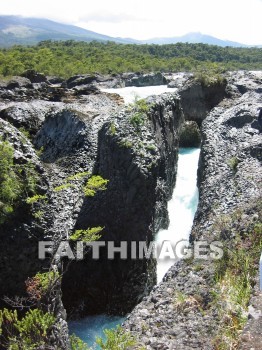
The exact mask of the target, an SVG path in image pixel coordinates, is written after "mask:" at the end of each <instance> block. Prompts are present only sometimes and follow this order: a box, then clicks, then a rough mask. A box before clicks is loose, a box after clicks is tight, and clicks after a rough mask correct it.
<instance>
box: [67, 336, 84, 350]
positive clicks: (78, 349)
mask: <svg viewBox="0 0 262 350" xmlns="http://www.w3.org/2000/svg"><path fill="white" fill-rule="evenodd" d="M70 345H71V348H72V350H89V347H88V346H87V344H86V343H84V342H83V340H81V339H80V338H78V337H77V336H76V335H75V334H72V335H70Z"/></svg>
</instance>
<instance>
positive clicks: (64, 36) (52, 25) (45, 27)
mask: <svg viewBox="0 0 262 350" xmlns="http://www.w3.org/2000/svg"><path fill="white" fill-rule="evenodd" d="M44 40H63V41H65V40H75V41H86V42H90V41H93V40H96V41H100V42H105V41H114V42H116V43H123V44H130V43H131V44H160V45H162V44H175V43H178V42H180V43H191V44H194V43H202V44H209V45H218V46H221V47H226V46H231V47H247V46H248V45H245V44H240V43H237V42H234V41H227V40H221V39H218V38H215V37H213V36H210V35H205V34H201V33H188V34H185V35H183V36H179V37H172V38H153V39H148V40H135V39H132V38H121V37H116V38H114V37H111V36H108V35H104V34H99V33H96V32H92V31H91V30H87V29H84V28H80V27H77V26H74V25H69V24H63V23H58V22H54V21H51V20H49V19H44V18H25V17H20V16H0V47H10V46H12V45H35V44H37V43H39V42H40V41H44Z"/></svg>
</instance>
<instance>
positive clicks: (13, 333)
mask: <svg viewBox="0 0 262 350" xmlns="http://www.w3.org/2000/svg"><path fill="white" fill-rule="evenodd" d="M54 323H55V317H54V316H53V315H52V314H50V313H44V312H43V311H41V310H39V309H33V310H32V309H31V310H29V311H27V312H26V314H25V316H24V317H23V318H21V319H20V320H19V318H18V315H17V311H16V310H15V311H10V310H7V309H4V310H0V342H1V344H3V345H5V347H6V349H10V350H34V349H38V348H39V347H41V346H44V345H45V344H47V342H48V337H49V335H50V330H51V328H52V326H53V324H54Z"/></svg>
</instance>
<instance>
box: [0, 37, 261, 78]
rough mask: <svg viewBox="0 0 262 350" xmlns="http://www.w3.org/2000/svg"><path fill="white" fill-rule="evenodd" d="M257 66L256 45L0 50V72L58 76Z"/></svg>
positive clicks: (61, 44)
mask: <svg viewBox="0 0 262 350" xmlns="http://www.w3.org/2000/svg"><path fill="white" fill-rule="evenodd" d="M210 67H211V68H214V67H215V68H218V69H219V70H238V69H244V70H262V49H261V48H235V47H220V46H215V45H207V44H188V43H177V44H169V45H155V44H150V45H149V44H146V45H136V44H116V43H114V42H105V43H101V42H96V41H93V42H90V43H86V42H77V41H73V40H69V41H58V42H54V41H42V42H41V43H39V44H38V45H36V46H13V47H11V48H8V49H4V48H2V49H0V75H1V76H2V77H7V76H13V75H19V74H21V73H23V72H24V71H25V70H27V69H34V70H36V71H38V72H42V73H44V74H46V75H55V76H59V77H63V78H68V77H69V76H72V75H75V74H88V73H91V74H93V73H100V74H117V73H123V72H140V73H142V72H143V73H146V72H158V71H160V72H179V71H197V70H198V69H202V68H210Z"/></svg>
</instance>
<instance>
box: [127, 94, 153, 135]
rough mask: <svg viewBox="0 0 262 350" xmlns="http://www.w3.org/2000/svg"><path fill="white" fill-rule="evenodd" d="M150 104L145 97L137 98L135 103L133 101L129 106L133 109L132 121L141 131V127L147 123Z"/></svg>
mask: <svg viewBox="0 0 262 350" xmlns="http://www.w3.org/2000/svg"><path fill="white" fill-rule="evenodd" d="M149 107H150V106H149V105H148V104H147V103H146V101H145V100H144V99H138V98H137V97H136V98H135V101H134V103H131V104H130V105H129V107H128V109H129V111H131V116H130V119H129V120H130V123H131V125H133V127H134V128H135V129H136V131H140V129H141V127H142V126H143V125H144V124H145V121H146V118H147V113H148V111H149Z"/></svg>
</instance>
